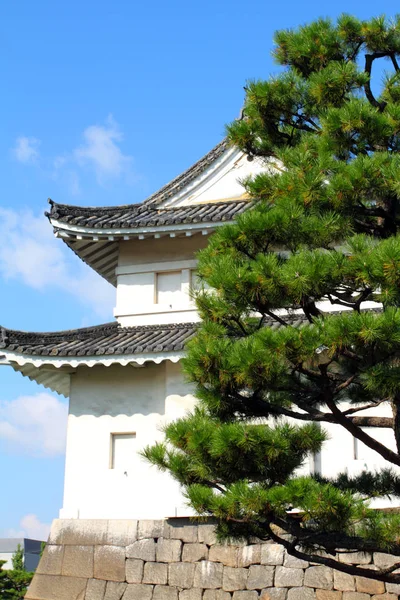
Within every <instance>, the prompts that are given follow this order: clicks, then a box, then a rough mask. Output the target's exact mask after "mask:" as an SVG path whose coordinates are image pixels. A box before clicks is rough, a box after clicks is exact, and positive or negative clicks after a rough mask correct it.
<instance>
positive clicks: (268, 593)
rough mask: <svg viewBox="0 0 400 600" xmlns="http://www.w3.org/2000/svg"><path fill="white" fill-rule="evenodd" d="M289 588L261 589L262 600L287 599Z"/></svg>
mask: <svg viewBox="0 0 400 600" xmlns="http://www.w3.org/2000/svg"><path fill="white" fill-rule="evenodd" d="M286 597H287V589H285V588H267V589H265V590H262V591H261V594H260V600H286Z"/></svg>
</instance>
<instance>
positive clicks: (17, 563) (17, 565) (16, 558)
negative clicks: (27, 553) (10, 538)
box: [11, 544, 25, 571]
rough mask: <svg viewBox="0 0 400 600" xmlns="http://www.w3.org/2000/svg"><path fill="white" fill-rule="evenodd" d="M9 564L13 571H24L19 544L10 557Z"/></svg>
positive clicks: (22, 556)
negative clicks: (10, 563)
mask: <svg viewBox="0 0 400 600" xmlns="http://www.w3.org/2000/svg"><path fill="white" fill-rule="evenodd" d="M11 562H12V568H13V571H23V570H24V568H25V567H24V551H23V550H22V547H21V544H18V546H17V549H16V551H15V552H14V554H13V556H12V559H11Z"/></svg>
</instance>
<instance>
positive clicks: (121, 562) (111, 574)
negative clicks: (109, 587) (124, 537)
mask: <svg viewBox="0 0 400 600" xmlns="http://www.w3.org/2000/svg"><path fill="white" fill-rule="evenodd" d="M94 577H95V578H96V579H106V580H109V581H125V548H123V547H121V546H96V548H95V549H94Z"/></svg>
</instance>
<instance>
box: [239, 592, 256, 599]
mask: <svg viewBox="0 0 400 600" xmlns="http://www.w3.org/2000/svg"><path fill="white" fill-rule="evenodd" d="M233 600H258V594H257V592H233Z"/></svg>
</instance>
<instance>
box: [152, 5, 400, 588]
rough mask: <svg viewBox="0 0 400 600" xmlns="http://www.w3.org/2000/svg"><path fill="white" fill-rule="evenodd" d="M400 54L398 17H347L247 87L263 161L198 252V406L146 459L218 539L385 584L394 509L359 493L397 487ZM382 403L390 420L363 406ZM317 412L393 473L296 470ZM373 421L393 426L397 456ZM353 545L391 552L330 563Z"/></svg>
mask: <svg viewBox="0 0 400 600" xmlns="http://www.w3.org/2000/svg"><path fill="white" fill-rule="evenodd" d="M399 53H400V18H396V19H395V20H393V21H389V20H387V19H386V18H385V17H378V18H374V19H372V20H370V21H360V20H358V19H357V18H354V17H351V16H348V15H343V16H341V17H340V18H339V19H338V20H337V22H335V23H333V22H331V21H330V20H326V19H320V20H317V21H315V22H313V23H311V24H309V25H306V26H302V27H299V28H298V29H296V30H290V31H279V32H277V33H276V35H275V49H274V56H275V59H276V61H277V63H278V64H279V65H281V67H282V69H281V70H280V72H279V74H278V75H276V76H275V77H272V78H270V79H269V80H267V81H252V82H249V83H248V85H247V86H246V88H245V90H246V100H245V106H244V110H243V118H242V119H241V120H238V121H235V122H234V123H232V124H230V125H229V126H228V128H227V130H228V136H229V139H230V141H231V143H232V144H234V145H235V146H236V147H238V148H240V149H241V150H243V151H244V152H245V153H246V154H247V156H248V159H249V160H261V161H263V164H264V165H265V171H264V172H263V173H262V174H261V175H258V176H256V177H254V178H253V179H251V178H250V179H249V180H247V181H245V182H243V184H244V187H245V189H246V192H247V193H248V195H249V197H250V199H251V202H252V203H251V208H250V209H249V210H247V211H246V212H244V213H243V214H242V215H241V216H240V217H239V218H238V219H237V221H236V223H234V224H229V225H226V226H224V227H222V228H220V229H219V230H218V232H217V233H215V234H214V235H213V236H212V238H211V240H210V243H209V245H208V247H207V248H206V249H205V250H203V251H202V252H201V253H200V254H199V257H198V258H199V264H198V273H199V276H200V279H202V280H203V281H204V282H205V283H206V284H208V286H210V287H211V288H212V289H213V292H210V291H209V290H207V289H203V290H202V291H200V292H198V293H197V298H196V301H197V306H198V309H199V312H200V315H201V317H202V324H201V326H200V327H199V329H198V332H197V334H196V336H195V338H194V339H193V340H192V341H190V342H189V344H188V347H187V357H186V359H185V360H184V370H185V373H186V375H187V377H188V379H189V381H191V382H192V383H194V384H195V386H196V395H197V397H198V398H199V404H198V407H197V408H196V409H195V410H194V412H193V413H192V414H190V415H188V416H187V417H186V418H183V419H180V420H178V421H177V422H174V423H172V424H170V425H168V426H167V427H166V428H165V433H166V441H165V442H164V443H159V444H157V445H155V446H153V447H151V448H147V449H145V451H144V453H143V454H144V456H146V457H147V458H148V459H149V460H150V461H151V462H152V463H153V464H155V465H157V466H158V467H159V468H160V469H162V470H167V471H169V472H170V473H171V474H172V475H173V476H174V477H175V478H176V479H177V480H178V481H179V482H180V483H181V484H182V485H183V486H184V488H185V494H186V496H187V499H188V501H189V503H190V505H191V506H192V507H193V508H194V509H195V510H196V511H197V513H198V514H199V515H212V516H214V517H215V518H216V519H217V522H218V533H219V535H220V537H221V538H241V537H243V538H246V539H248V538H250V537H251V536H255V537H258V538H261V539H272V540H274V541H275V542H278V543H280V544H283V546H285V548H286V549H287V551H288V552H289V553H290V554H292V555H294V556H296V557H298V558H302V559H306V560H311V561H313V562H315V563H318V564H323V565H328V566H330V567H334V568H336V569H339V570H341V571H344V572H347V573H351V574H353V575H363V576H364V577H370V578H375V579H379V580H382V581H388V582H395V583H399V582H400V574H398V573H394V571H395V570H396V569H398V568H399V567H400V514H399V513H393V512H392V513H388V512H383V511H378V510H373V509H372V508H371V507H370V506H369V503H370V500H371V498H375V497H381V496H388V495H391V496H396V495H397V496H399V495H400V477H399V475H398V474H397V473H398V471H396V470H395V468H397V467H399V466H400V454H399V450H400V235H399V227H400V155H399V149H400V67H399V64H398V59H397V57H398V55H399ZM378 61H380V62H381V63H382V62H383V63H384V64H385V65H386V68H387V69H388V72H387V73H386V75H385V78H384V81H383V83H382V85H381V87H380V89H378V87H379V86H378V85H377V84H375V80H374V84H372V80H373V68H375V67H376V65H377V63H378ZM367 302H368V303H371V302H374V303H376V304H375V306H376V307H377V308H376V309H375V310H371V309H369V310H367V308H368V306H369V307H370V306H371V304H369V305H367V304H366V303H367ZM337 308H339V309H340V310H334V309H337ZM381 404H385V405H388V406H389V407H391V414H392V416H391V417H385V418H383V417H378V416H377V415H374V414H373V410H374V409H376V407H378V406H380V405H381ZM367 408H368V409H370V410H369V411H368V413H367V415H368V416H367V415H365V413H363V414H362V415H360V414H359V413H360V412H361V411H364V410H365V409H367ZM371 411H372V414H371ZM324 423H335V424H338V425H340V426H341V427H342V428H343V430H345V431H347V432H349V433H350V434H351V435H352V436H354V438H356V439H357V440H359V441H360V442H362V443H364V444H365V445H366V446H368V447H369V448H371V449H373V450H374V451H375V452H377V453H378V454H379V455H380V456H381V457H382V458H383V459H385V460H386V462H387V468H385V469H384V470H382V472H376V473H375V472H374V473H371V472H365V473H362V474H361V475H359V476H357V477H350V476H347V475H345V474H343V475H340V476H338V477H337V478H336V479H334V480H327V479H322V478H321V477H318V476H317V475H315V476H307V477H305V476H299V475H298V474H297V469H298V467H299V466H300V465H301V464H302V463H303V461H304V459H305V457H306V456H307V455H308V454H309V453H312V452H318V451H319V450H320V448H321V446H322V445H323V443H324V441H325V440H326V437H327V436H326V433H325V432H324V429H323V424H324ZM366 426H367V427H368V426H375V427H386V428H390V429H391V430H392V431H393V432H394V437H395V441H396V445H397V450H392V449H390V448H389V447H388V446H386V445H385V444H382V443H380V442H379V441H377V440H376V439H375V438H374V436H373V433H371V430H369V429H368V430H366V429H365V427H366ZM292 509H296V511H295V512H293V510H292ZM296 515H297V516H296ZM355 550H356V551H357V550H358V551H373V552H382V553H390V554H393V555H395V556H398V557H399V561H398V563H396V564H395V565H394V566H391V567H388V568H386V569H382V570H380V571H373V572H372V571H371V570H369V569H364V568H363V567H355V566H352V565H348V564H344V563H342V562H340V561H339V560H338V558H337V553H338V551H340V552H349V551H355Z"/></svg>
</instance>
